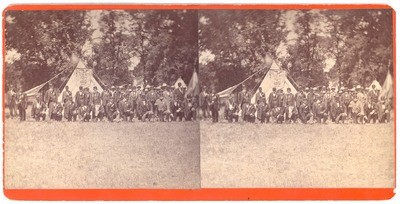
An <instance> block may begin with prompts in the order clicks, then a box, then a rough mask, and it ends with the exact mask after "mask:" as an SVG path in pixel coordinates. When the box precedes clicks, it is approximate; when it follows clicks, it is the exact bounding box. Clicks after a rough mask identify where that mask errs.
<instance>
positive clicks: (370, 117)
mask: <svg viewBox="0 0 400 204" xmlns="http://www.w3.org/2000/svg"><path fill="white" fill-rule="evenodd" d="M364 112H365V119H366V122H367V123H376V121H377V120H378V111H377V104H376V103H373V102H372V101H368V102H367V103H365V106H364Z"/></svg>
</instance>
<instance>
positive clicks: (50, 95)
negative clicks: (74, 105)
mask: <svg viewBox="0 0 400 204" xmlns="http://www.w3.org/2000/svg"><path fill="white" fill-rule="evenodd" d="M44 98H45V100H44V101H45V103H46V105H47V107H49V117H50V120H52V119H53V117H52V113H53V112H54V108H55V107H56V104H57V93H56V90H54V88H53V84H51V83H50V84H49V90H47V91H46V93H45V96H44Z"/></svg>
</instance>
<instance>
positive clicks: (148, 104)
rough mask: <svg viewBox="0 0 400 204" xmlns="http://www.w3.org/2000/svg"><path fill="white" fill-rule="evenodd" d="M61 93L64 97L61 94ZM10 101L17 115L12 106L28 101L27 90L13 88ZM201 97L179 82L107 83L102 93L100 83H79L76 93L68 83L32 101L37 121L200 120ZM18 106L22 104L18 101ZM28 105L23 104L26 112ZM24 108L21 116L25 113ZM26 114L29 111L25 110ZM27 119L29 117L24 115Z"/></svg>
mask: <svg viewBox="0 0 400 204" xmlns="http://www.w3.org/2000/svg"><path fill="white" fill-rule="evenodd" d="M60 94H61V100H60V101H59V96H60ZM8 95H10V97H8V98H10V103H8V104H10V105H11V104H12V105H13V106H10V105H9V108H10V111H11V116H12V117H13V116H15V115H16V114H15V112H14V111H13V110H12V109H13V107H14V104H20V101H25V102H26V104H27V99H26V98H27V97H26V94H25V95H24V94H21V93H14V91H13V90H10V92H9V94H8ZM197 101H198V99H197V98H196V97H194V96H192V95H191V94H190V93H186V88H185V87H183V86H182V84H181V83H178V87H177V88H175V87H174V86H167V85H166V84H165V83H164V84H162V86H160V87H154V86H151V85H147V86H146V87H144V88H142V87H141V86H132V85H128V86H120V87H114V86H111V87H106V88H105V89H104V90H103V91H102V92H101V93H100V92H99V91H98V88H97V87H93V89H92V90H90V89H89V88H88V87H86V88H83V87H82V86H81V87H79V90H78V91H77V92H76V93H72V92H71V91H70V90H69V87H68V86H66V87H65V90H64V91H63V92H62V93H59V91H58V90H57V89H55V88H54V86H53V85H52V84H49V89H48V90H47V91H45V92H44V94H41V93H38V94H36V96H35V99H34V101H33V103H32V112H31V115H32V117H33V118H34V119H35V120H37V121H43V120H46V118H47V120H55V121H61V120H66V121H84V122H88V121H94V122H95V121H110V122H120V121H133V120H134V119H135V118H137V119H138V120H141V121H154V120H158V121H183V120H185V121H192V120H196V108H197ZM17 106H18V105H17ZM26 109H27V105H26V106H24V107H23V108H21V111H22V112H26ZM21 111H20V114H19V115H20V116H21V115H23V114H22V113H21ZM25 115H26V113H25ZM20 119H21V120H26V117H25V116H24V117H20Z"/></svg>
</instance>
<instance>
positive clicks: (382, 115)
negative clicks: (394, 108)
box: [377, 96, 390, 123]
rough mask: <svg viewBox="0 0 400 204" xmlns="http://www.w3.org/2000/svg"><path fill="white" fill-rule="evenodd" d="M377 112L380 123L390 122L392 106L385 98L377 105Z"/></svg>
mask: <svg viewBox="0 0 400 204" xmlns="http://www.w3.org/2000/svg"><path fill="white" fill-rule="evenodd" d="M377 111H378V121H379V122H380V123H385V122H386V123H388V122H390V104H389V103H388V102H387V101H386V100H385V97H384V96H382V97H381V100H380V101H379V103H378V104H377Z"/></svg>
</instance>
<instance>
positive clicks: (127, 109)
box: [119, 98, 134, 121]
mask: <svg viewBox="0 0 400 204" xmlns="http://www.w3.org/2000/svg"><path fill="white" fill-rule="evenodd" d="M119 110H120V111H121V117H122V120H123V121H132V119H133V116H134V115H133V113H134V112H133V110H132V107H131V104H130V103H128V100H127V98H123V99H122V100H121V101H120V102H119Z"/></svg>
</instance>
